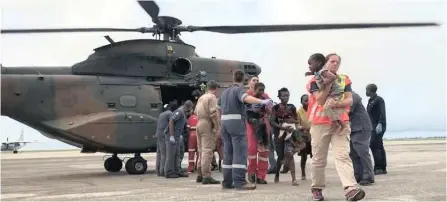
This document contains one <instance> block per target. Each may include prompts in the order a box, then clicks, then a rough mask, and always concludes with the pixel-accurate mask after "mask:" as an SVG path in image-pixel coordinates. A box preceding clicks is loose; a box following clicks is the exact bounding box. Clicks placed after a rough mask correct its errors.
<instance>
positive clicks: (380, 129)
mask: <svg viewBox="0 0 447 202" xmlns="http://www.w3.org/2000/svg"><path fill="white" fill-rule="evenodd" d="M366 96H368V97H369V100H368V106H367V111H368V114H369V118H370V119H371V123H372V127H373V131H372V134H371V142H370V148H371V151H372V154H373V158H374V173H375V174H376V175H381V174H387V173H388V172H387V170H386V152H385V148H384V147H383V135H384V134H385V131H386V112H385V101H384V100H383V98H382V97H380V96H378V95H377V86H376V85H375V84H369V85H367V86H366Z"/></svg>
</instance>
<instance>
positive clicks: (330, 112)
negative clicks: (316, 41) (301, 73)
mask: <svg viewBox="0 0 447 202" xmlns="http://www.w3.org/2000/svg"><path fill="white" fill-rule="evenodd" d="M325 62H326V59H325V57H324V55H322V54H318V53H317V54H314V55H312V56H311V58H310V59H309V61H308V63H309V70H310V72H306V74H305V75H306V76H307V75H314V76H315V80H316V81H317V85H318V88H319V89H320V90H322V89H323V88H325V87H326V86H327V85H331V90H330V92H329V96H328V98H327V99H326V103H325V104H324V113H325V115H327V116H328V117H329V119H330V120H331V121H332V123H333V124H334V125H335V126H336V127H335V128H336V133H337V134H338V132H339V131H342V130H343V129H344V128H345V127H346V124H345V123H344V122H342V121H341V120H340V119H339V115H340V114H341V113H343V109H334V108H332V107H331V105H332V104H334V103H336V102H339V100H341V98H342V96H343V92H344V89H343V88H341V87H340V85H339V83H338V82H337V81H336V79H337V76H336V75H335V74H333V73H331V72H330V71H328V70H327V69H326V68H325V66H324V64H325Z"/></svg>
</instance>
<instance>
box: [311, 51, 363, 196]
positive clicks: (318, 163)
mask: <svg viewBox="0 0 447 202" xmlns="http://www.w3.org/2000/svg"><path fill="white" fill-rule="evenodd" d="M321 56H322V54H319V53H317V54H314V55H312V56H311V57H310V58H309V61H308V63H309V69H310V68H311V67H310V66H312V65H321V64H319V62H320V61H319V60H315V58H314V57H321ZM323 57H324V56H323ZM340 61H341V58H340V56H338V55H337V54H329V55H328V56H327V57H326V58H325V63H326V68H327V69H328V70H329V71H330V72H332V73H333V74H335V75H336V76H337V79H336V80H335V81H334V82H338V84H339V86H340V88H343V90H344V93H343V97H342V99H340V101H339V102H336V103H333V104H332V105H330V107H332V108H342V109H345V112H344V113H342V114H340V115H339V118H340V120H341V121H343V122H348V121H349V115H348V111H349V107H350V106H351V105H352V94H351V91H352V89H351V80H350V79H349V77H348V76H347V75H345V74H337V71H338V69H339V67H340ZM331 86H332V85H326V86H325V87H324V88H323V89H322V90H318V85H317V83H316V80H315V77H314V76H311V79H310V80H309V82H308V84H307V86H306V89H307V90H308V92H309V93H310V96H309V110H308V117H309V121H310V122H311V127H310V134H311V138H312V140H311V141H312V142H311V145H312V155H313V157H312V185H311V192H312V198H313V200H315V201H322V200H324V197H323V192H322V191H323V189H324V188H325V185H326V183H325V180H326V179H325V169H326V165H327V156H328V149H329V144H331V145H332V149H333V154H334V157H335V168H336V169H337V173H338V176H339V177H340V180H341V183H342V185H343V188H344V190H345V197H346V200H348V201H358V200H361V199H363V198H364V197H365V191H363V189H360V188H358V186H357V182H356V180H355V177H354V169H353V168H352V161H351V158H350V156H349V151H350V148H349V135H350V127H349V125H348V127H345V128H344V129H343V130H341V131H340V132H339V133H338V134H334V133H333V132H332V131H333V127H334V126H333V125H332V122H331V121H330V120H329V118H328V117H327V116H326V115H325V114H324V109H323V106H324V104H325V102H326V99H327V97H328V95H329V91H330V89H331Z"/></svg>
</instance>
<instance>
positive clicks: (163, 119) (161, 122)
mask: <svg viewBox="0 0 447 202" xmlns="http://www.w3.org/2000/svg"><path fill="white" fill-rule="evenodd" d="M177 105H178V104H177V100H173V101H171V102H170V103H169V104H166V105H165V106H164V110H165V111H164V112H163V113H161V114H160V115H159V116H158V120H157V132H156V136H157V160H156V163H155V170H156V172H157V175H158V176H165V162H166V141H165V132H164V131H165V130H166V128H167V127H168V125H169V117H170V116H171V115H172V112H173V111H174V110H176V109H177Z"/></svg>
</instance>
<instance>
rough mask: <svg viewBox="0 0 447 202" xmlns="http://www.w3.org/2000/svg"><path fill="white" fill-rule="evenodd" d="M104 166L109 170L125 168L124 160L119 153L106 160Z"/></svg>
mask: <svg viewBox="0 0 447 202" xmlns="http://www.w3.org/2000/svg"><path fill="white" fill-rule="evenodd" d="M104 168H105V169H106V170H107V171H109V172H113V173H115V172H119V171H120V170H121V168H123V162H122V161H121V159H119V158H118V155H117V154H113V156H112V157H110V158H108V159H107V160H106V161H104Z"/></svg>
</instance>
